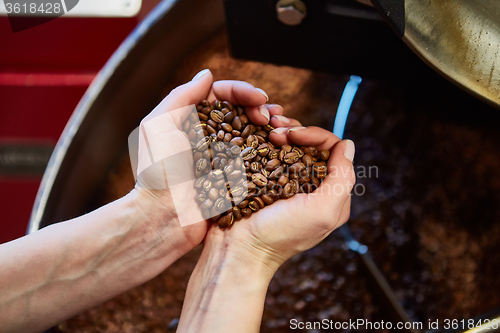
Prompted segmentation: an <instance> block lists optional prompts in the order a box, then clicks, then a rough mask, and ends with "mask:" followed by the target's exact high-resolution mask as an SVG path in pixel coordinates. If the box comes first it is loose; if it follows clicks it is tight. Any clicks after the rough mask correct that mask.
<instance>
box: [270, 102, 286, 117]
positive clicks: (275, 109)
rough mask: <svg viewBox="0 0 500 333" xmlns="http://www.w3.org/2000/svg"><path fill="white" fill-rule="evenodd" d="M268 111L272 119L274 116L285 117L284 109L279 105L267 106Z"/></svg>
mask: <svg viewBox="0 0 500 333" xmlns="http://www.w3.org/2000/svg"><path fill="white" fill-rule="evenodd" d="M266 107H267V109H268V110H269V114H270V115H271V118H272V117H273V116H282V115H283V107H282V106H281V105H279V104H266Z"/></svg>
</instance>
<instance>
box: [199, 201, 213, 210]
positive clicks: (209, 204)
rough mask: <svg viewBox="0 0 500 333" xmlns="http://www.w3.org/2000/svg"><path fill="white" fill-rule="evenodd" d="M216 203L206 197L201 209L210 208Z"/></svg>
mask: <svg viewBox="0 0 500 333" xmlns="http://www.w3.org/2000/svg"><path fill="white" fill-rule="evenodd" d="M213 204H214V202H213V201H212V200H210V199H206V200H205V201H203V202H202V203H201V205H200V207H201V209H210V208H211V207H212V205H213Z"/></svg>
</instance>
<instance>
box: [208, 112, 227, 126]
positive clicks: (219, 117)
mask: <svg viewBox="0 0 500 333" xmlns="http://www.w3.org/2000/svg"><path fill="white" fill-rule="evenodd" d="M210 119H212V120H213V121H215V122H216V123H218V124H220V123H222V122H223V121H224V114H223V113H222V112H220V111H218V110H213V111H212V112H210Z"/></svg>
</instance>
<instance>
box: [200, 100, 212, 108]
mask: <svg viewBox="0 0 500 333" xmlns="http://www.w3.org/2000/svg"><path fill="white" fill-rule="evenodd" d="M200 104H201V106H203V107H206V106H211V104H210V101H209V100H207V99H204V100H202V101H201V103H200Z"/></svg>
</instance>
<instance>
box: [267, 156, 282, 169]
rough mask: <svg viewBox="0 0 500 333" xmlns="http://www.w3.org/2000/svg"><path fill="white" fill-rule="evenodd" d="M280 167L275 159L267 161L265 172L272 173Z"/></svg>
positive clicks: (279, 163)
mask: <svg viewBox="0 0 500 333" xmlns="http://www.w3.org/2000/svg"><path fill="white" fill-rule="evenodd" d="M280 165H281V162H280V161H279V160H278V159H277V158H273V159H272V160H269V161H267V163H266V166H265V168H266V170H269V171H273V170H275V169H276V168H278V167H279V166H280Z"/></svg>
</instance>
